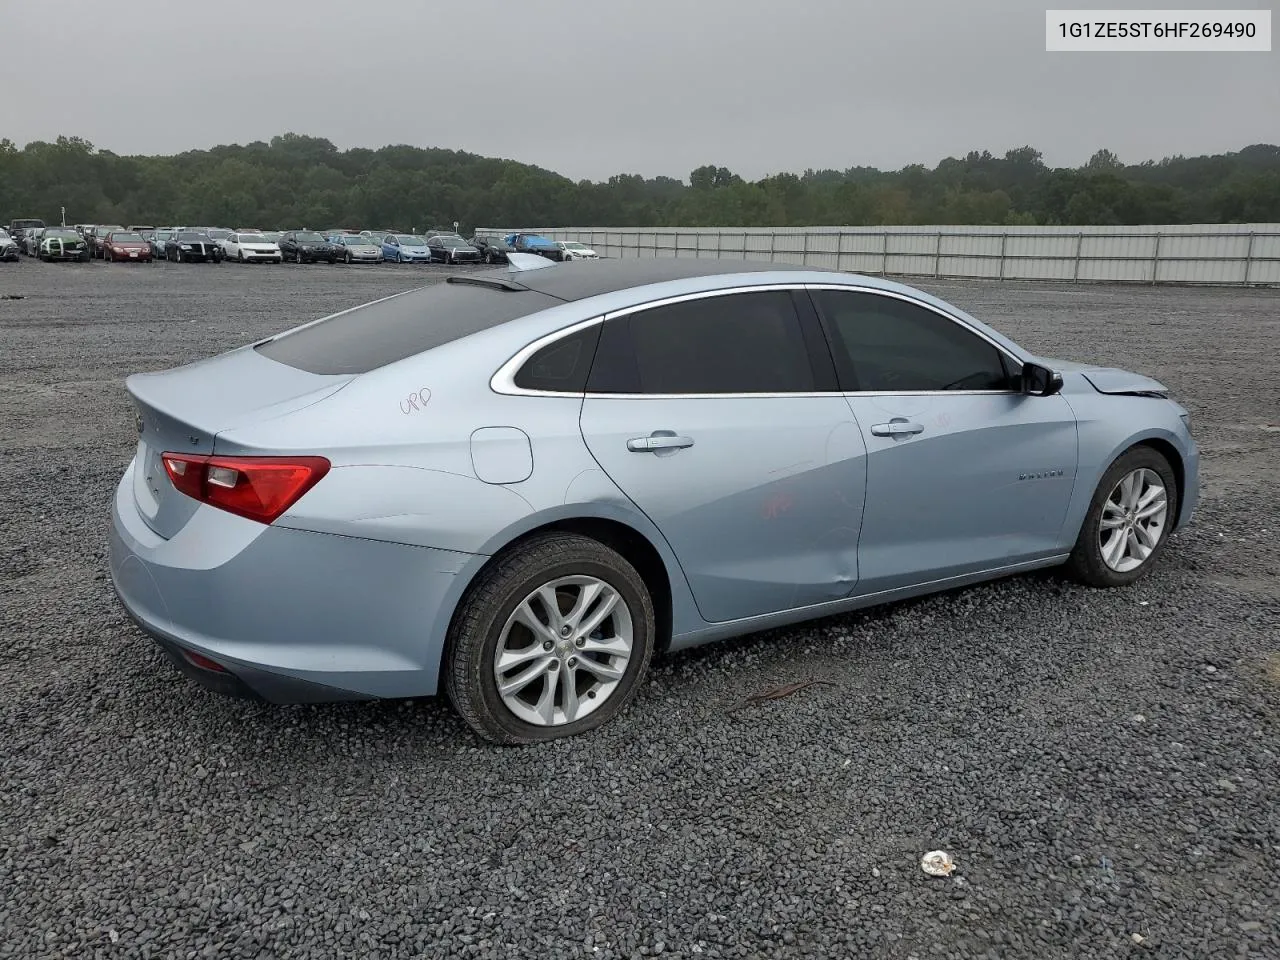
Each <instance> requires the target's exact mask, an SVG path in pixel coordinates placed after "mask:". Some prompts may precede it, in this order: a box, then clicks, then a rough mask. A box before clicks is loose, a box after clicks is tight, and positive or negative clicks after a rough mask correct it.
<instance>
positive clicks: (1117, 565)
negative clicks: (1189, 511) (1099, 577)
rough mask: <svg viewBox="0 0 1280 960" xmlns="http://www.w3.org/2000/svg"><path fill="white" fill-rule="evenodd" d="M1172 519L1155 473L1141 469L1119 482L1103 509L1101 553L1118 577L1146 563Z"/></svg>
mask: <svg viewBox="0 0 1280 960" xmlns="http://www.w3.org/2000/svg"><path fill="white" fill-rule="evenodd" d="M1168 516H1169V495H1168V492H1167V491H1166V490H1165V487H1164V481H1163V480H1161V479H1160V475H1159V474H1158V473H1156V472H1155V471H1154V470H1151V469H1148V468H1147V467H1139V468H1138V469H1137V470H1133V471H1131V472H1129V473H1127V474H1125V475H1124V476H1123V477H1121V478H1120V482H1119V483H1117V484H1116V485H1115V487H1114V488H1113V489H1112V491H1111V493H1110V495H1108V497H1107V499H1106V501H1105V502H1104V503H1103V505H1102V517H1101V518H1100V520H1099V522H1098V549H1099V551H1100V552H1101V554H1102V561H1103V563H1105V564H1106V565H1107V566H1108V567H1110V568H1111V569H1112V570H1114V571H1116V572H1117V573H1128V572H1130V571H1131V570H1136V569H1137V568H1138V567H1140V566H1142V565H1143V564H1144V563H1146V561H1147V558H1148V557H1150V556H1151V554H1152V552H1153V551H1154V550H1155V548H1156V547H1157V546H1158V545H1159V543H1160V538H1161V536H1162V535H1163V534H1164V528H1165V523H1166V521H1167V520H1168Z"/></svg>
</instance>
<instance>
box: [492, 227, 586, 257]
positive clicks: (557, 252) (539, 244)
mask: <svg viewBox="0 0 1280 960" xmlns="http://www.w3.org/2000/svg"><path fill="white" fill-rule="evenodd" d="M504 239H505V240H506V241H507V243H508V244H509V245H510V246H511V249H512V250H514V251H516V253H536V254H537V255H538V256H540V257H546V258H547V259H548V260H555V261H562V260H569V259H571V258H570V256H569V254H567V253H566V252H565V251H564V250H562V249H561V248H560V245H559V244H557V243H556V242H555V241H554V240H549V239H547V238H546V237H543V236H540V235H539V234H536V233H509V234H507V236H506V237H505V238H504Z"/></svg>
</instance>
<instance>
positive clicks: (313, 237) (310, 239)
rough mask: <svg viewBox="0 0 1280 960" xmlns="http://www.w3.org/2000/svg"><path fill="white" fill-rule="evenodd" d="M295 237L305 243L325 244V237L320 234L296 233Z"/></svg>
mask: <svg viewBox="0 0 1280 960" xmlns="http://www.w3.org/2000/svg"><path fill="white" fill-rule="evenodd" d="M294 236H295V237H297V238H298V239H299V240H300V241H302V242H303V243H324V237H322V236H320V234H318V233H295V234H294Z"/></svg>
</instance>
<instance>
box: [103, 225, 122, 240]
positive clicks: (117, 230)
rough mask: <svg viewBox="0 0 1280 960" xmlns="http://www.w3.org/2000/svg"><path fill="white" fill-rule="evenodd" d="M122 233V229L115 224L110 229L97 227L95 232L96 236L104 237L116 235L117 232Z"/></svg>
mask: <svg viewBox="0 0 1280 960" xmlns="http://www.w3.org/2000/svg"><path fill="white" fill-rule="evenodd" d="M123 231H124V227H123V226H120V225H119V224H117V225H115V226H112V227H98V229H97V231H96V232H97V234H98V236H100V237H105V236H106V235H107V234H108V233H117V232H123Z"/></svg>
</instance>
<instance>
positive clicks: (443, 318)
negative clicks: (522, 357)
mask: <svg viewBox="0 0 1280 960" xmlns="http://www.w3.org/2000/svg"><path fill="white" fill-rule="evenodd" d="M562 302H563V301H560V300H557V299H556V298H554V297H548V296H547V295H545V294H542V293H536V292H534V291H532V290H521V291H511V290H495V289H492V288H489V287H483V286H479V285H464V284H452V283H434V284H432V285H431V286H429V287H424V288H422V289H419V290H412V291H410V292H409V293H405V294H401V295H400V296H398V297H393V298H392V299H390V300H384V301H382V302H379V303H371V304H367V305H365V306H363V307H357V308H356V309H355V310H352V311H351V312H349V313H343V314H339V315H337V316H334V317H329V318H328V319H326V320H321V321H320V322H319V323H314V324H311V325H310V326H307V327H303V328H302V329H301V330H297V331H294V332H293V333H285V334H281V335H280V336H278V337H276V338H275V339H274V340H269V341H268V342H266V343H264V344H260V345H259V346H258V347H257V348H256V349H257V350H258V352H259V353H261V354H262V355H263V356H265V357H269V358H271V359H272V360H276V361H278V362H279V363H285V364H288V365H289V366H291V367H296V368H297V369H299V370H305V371H307V372H308V373H318V374H344V373H353V374H359V373H368V372H369V371H370V370H376V369H377V368H378V367H383V366H386V365H387V364H389V363H395V362H396V361H397V360H403V359H405V358H406V357H412V356H414V355H415V354H419V353H422V352H423V351H424V350H430V349H432V348H433V347H439V346H443V345H444V344H446V343H451V342H452V341H454V340H460V339H462V338H463V337H467V336H470V335H471V334H473V333H479V332H480V331H481V330H487V329H489V328H490V327H496V326H498V325H499V324H503V323H507V322H508V321H510V320H515V319H517V318H519V317H523V316H527V315H528V314H531V313H536V312H538V311H539V310H545V309H547V308H548V307H554V306H557V305H560V304H562ZM481 373H485V372H483V371H481V372H479V373H478V374H477V375H480V374H481ZM485 375H486V376H487V373H485Z"/></svg>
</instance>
